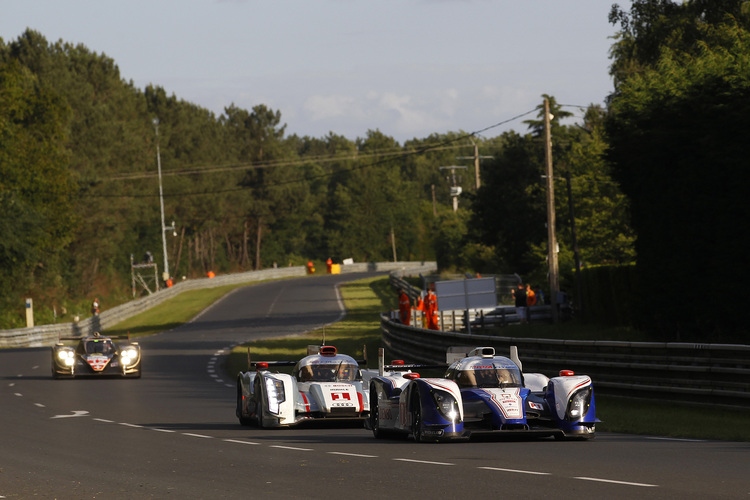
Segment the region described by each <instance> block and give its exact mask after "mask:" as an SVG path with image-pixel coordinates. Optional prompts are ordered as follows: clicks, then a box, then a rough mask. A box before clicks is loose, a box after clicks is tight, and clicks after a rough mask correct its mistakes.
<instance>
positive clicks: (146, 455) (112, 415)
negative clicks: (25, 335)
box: [0, 275, 750, 500]
mask: <svg viewBox="0 0 750 500" xmlns="http://www.w3.org/2000/svg"><path fill="white" fill-rule="evenodd" d="M362 276H363V275H357V276H352V275H334V276H325V277H315V278H300V279H294V280H283V281H277V282H269V283H263V284H258V285H254V286H249V287H246V288H242V289H239V290H236V291H235V292H233V293H231V294H230V295H228V296H227V297H225V298H224V299H222V300H221V301H220V302H218V303H216V304H214V305H213V306H212V307H210V308H208V309H207V310H206V311H204V312H203V313H202V314H201V315H199V316H198V317H197V318H196V319H195V320H193V321H192V322H191V323H189V324H186V325H184V326H182V327H180V328H177V329H174V330H171V331H168V332H164V333H161V334H158V335H154V336H152V337H149V338H145V339H143V340H142V342H141V344H142V346H143V352H144V362H143V363H144V364H143V377H142V378H141V379H139V380H120V379H94V380H88V379H77V380H54V379H52V377H51V375H50V350H49V348H39V349H34V348H29V349H10V350H0V383H2V387H1V388H0V498H42V499H47V498H49V499H52V498H59V499H84V498H103V499H109V498H114V499H120V498H133V499H135V498H139V499H140V498H180V499H193V498H196V499H208V498H211V499H215V498H282V499H283V498H321V499H323V498H325V499H329V500H330V499H331V498H342V497H348V498H357V499H370V498H373V499H375V498H385V497H397V498H414V499H419V498H431V499H435V498H437V499H446V498H447V499H450V498H479V497H483V498H498V497H501V496H502V497H506V498H534V499H536V498H555V499H559V498H628V499H630V498H680V499H681V498H750V445H748V444H747V443H731V442H717V441H694V440H675V439H659V438H649V437H641V436H629V435H619V434H608V433H599V434H598V435H597V437H596V439H594V440H592V441H582V442H578V441H576V442H567V441H555V440H553V439H538V440H522V441H518V440H505V439H484V440H480V441H471V442H467V443H448V444H417V443H414V442H412V441H410V440H406V439H386V440H376V439H374V438H373V436H372V434H371V433H370V432H369V431H366V430H364V429H363V428H361V427H360V426H355V425H349V426H332V425H307V426H301V427H296V428H292V429H277V430H265V429H257V428H254V427H242V426H240V425H239V423H238V422H237V419H236V418H235V415H234V409H235V381H234V379H233V378H231V377H229V376H227V375H225V373H224V372H223V370H222V360H223V356H224V355H225V354H226V353H227V352H228V350H229V349H230V348H231V347H232V346H233V345H236V344H239V343H242V342H245V341H248V340H252V339H257V338H267V337H272V336H287V335H291V334H297V333H300V332H304V331H309V330H311V329H314V328H318V327H320V326H322V325H325V324H328V323H331V322H333V321H336V320H337V319H339V318H340V317H341V314H342V313H341V303H340V300H339V299H338V295H337V291H336V285H337V284H338V283H341V282H343V281H348V280H352V279H356V278H359V277H362ZM594 384H595V385H596V381H594ZM707 411H708V410H707Z"/></svg>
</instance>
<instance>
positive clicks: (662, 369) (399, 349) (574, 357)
mask: <svg viewBox="0 0 750 500" xmlns="http://www.w3.org/2000/svg"><path fill="white" fill-rule="evenodd" d="M380 325H381V330H382V335H383V343H384V345H385V346H386V347H387V348H388V350H389V351H390V352H391V353H392V354H393V355H394V356H397V357H403V358H404V359H407V360H409V361H412V362H418V363H427V364H435V363H445V353H446V350H447V348H448V347H450V346H468V347H478V346H492V347H495V348H496V349H497V350H498V352H500V353H508V352H509V348H510V346H512V345H515V346H518V352H519V357H520V359H521V362H522V363H523V369H524V371H531V372H540V373H544V374H546V375H547V376H554V375H557V373H558V371H559V370H561V369H570V370H574V371H576V372H579V373H585V374H586V375H589V376H591V378H592V380H593V381H594V387H595V388H596V389H597V390H599V391H601V392H603V393H606V394H616V395H624V396H634V397H648V398H660V399H663V400H667V401H686V402H693V403H711V404H720V405H726V406H733V407H744V408H750V346H748V345H726V344H688V343H673V342H668V343H662V342H610V341H588V340H553V339H531V338H520V337H499V336H495V335H467V334H465V333H458V332H444V331H433V330H423V329H421V328H414V327H409V326H404V325H402V324H400V323H397V322H393V321H391V320H390V318H389V317H388V315H387V314H383V315H382V316H381V321H380ZM514 328H520V327H515V326H513V327H509V328H508V329H509V330H511V331H512V330H513V329H514ZM506 355H507V354H506Z"/></svg>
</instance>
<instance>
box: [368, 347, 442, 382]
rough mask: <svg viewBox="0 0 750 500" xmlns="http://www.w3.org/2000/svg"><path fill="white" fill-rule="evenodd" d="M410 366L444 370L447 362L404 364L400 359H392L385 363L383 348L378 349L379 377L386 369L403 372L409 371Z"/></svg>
mask: <svg viewBox="0 0 750 500" xmlns="http://www.w3.org/2000/svg"><path fill="white" fill-rule="evenodd" d="M412 368H422V369H425V370H429V369H436V370H444V369H446V368H448V365H447V364H444V365H423V364H406V363H404V362H403V361H401V360H393V361H391V364H389V365H386V364H385V349H383V348H382V347H381V348H379V349H378V375H380V376H381V377H382V376H383V375H384V374H385V372H386V371H389V372H405V371H410V370H411V369H412Z"/></svg>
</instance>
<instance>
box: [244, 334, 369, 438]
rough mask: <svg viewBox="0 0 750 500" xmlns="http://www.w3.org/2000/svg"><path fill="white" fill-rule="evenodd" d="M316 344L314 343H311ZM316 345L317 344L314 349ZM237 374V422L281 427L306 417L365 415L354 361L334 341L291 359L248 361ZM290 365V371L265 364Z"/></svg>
mask: <svg viewBox="0 0 750 500" xmlns="http://www.w3.org/2000/svg"><path fill="white" fill-rule="evenodd" d="M316 347H317V346H316ZM316 350H318V349H316ZM249 365H250V368H252V367H255V368H256V370H255V371H251V370H248V371H247V372H240V374H239V375H238V376H237V410H236V413H237V418H238V419H239V421H240V424H242V425H251V424H253V423H255V424H257V425H258V426H259V427H286V426H291V425H296V424H298V423H300V422H302V421H305V420H310V419H345V420H353V419H360V420H363V419H366V418H367V417H368V415H369V410H370V404H369V397H368V393H367V391H365V390H363V381H362V373H361V370H360V368H359V363H358V362H357V361H356V360H355V359H354V358H352V357H351V356H347V355H346V354H338V353H337V352H336V348H335V347H333V346H326V345H324V346H321V347H320V348H319V350H318V352H317V353H311V354H309V355H308V356H305V357H304V358H302V359H301V360H300V361H298V362H297V363H296V364H295V363H294V361H269V362H257V363H252V362H251V363H249ZM291 365H294V370H293V371H292V374H291V375H290V374H288V373H277V372H271V371H270V370H269V367H270V366H291Z"/></svg>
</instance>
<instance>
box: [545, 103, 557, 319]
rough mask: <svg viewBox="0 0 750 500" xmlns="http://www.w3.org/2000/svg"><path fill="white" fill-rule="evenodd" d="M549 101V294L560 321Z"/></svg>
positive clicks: (547, 169)
mask: <svg viewBox="0 0 750 500" xmlns="http://www.w3.org/2000/svg"><path fill="white" fill-rule="evenodd" d="M551 119H552V115H551V114H550V112H549V100H548V99H545V100H544V159H545V165H546V174H547V262H548V264H549V294H550V305H551V306H552V321H553V322H554V323H557V322H558V321H559V311H558V310H557V292H558V291H559V290H560V278H559V274H560V272H559V268H558V264H557V238H556V236H555V184H554V178H553V177H552V132H551V130H550V129H551V127H550V120H551Z"/></svg>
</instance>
